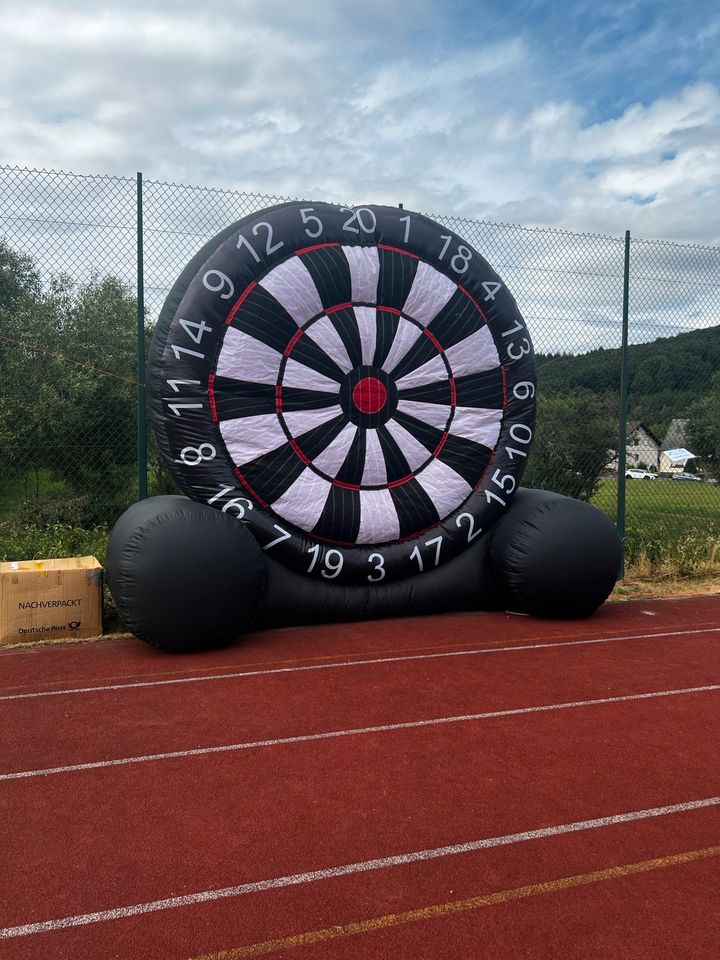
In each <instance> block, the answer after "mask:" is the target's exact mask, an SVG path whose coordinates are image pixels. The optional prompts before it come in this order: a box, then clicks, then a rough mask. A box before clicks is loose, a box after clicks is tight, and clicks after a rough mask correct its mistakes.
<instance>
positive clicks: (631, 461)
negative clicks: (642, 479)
mask: <svg viewBox="0 0 720 960" xmlns="http://www.w3.org/2000/svg"><path fill="white" fill-rule="evenodd" d="M660 446H661V444H660V440H659V439H658V437H656V436H655V434H654V433H653V432H652V430H651V429H650V427H648V426H647V424H644V423H642V422H641V421H640V420H629V421H628V425H627V447H626V449H625V468H626V469H628V470H629V469H630V468H631V467H639V468H640V469H643V470H654V471H657V470H658V469H659V464H660ZM611 455H612V456H613V460H612V462H611V463H610V464H609V465H608V470H611V471H613V472H614V473H617V471H618V459H617V453H616V452H613V453H612V454H611Z"/></svg>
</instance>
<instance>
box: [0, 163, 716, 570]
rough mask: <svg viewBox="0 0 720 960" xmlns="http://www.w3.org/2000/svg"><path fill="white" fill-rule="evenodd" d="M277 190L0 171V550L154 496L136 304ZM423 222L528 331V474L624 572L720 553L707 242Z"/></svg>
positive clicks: (158, 478)
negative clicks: (606, 544)
mask: <svg viewBox="0 0 720 960" xmlns="http://www.w3.org/2000/svg"><path fill="white" fill-rule="evenodd" d="M140 195H141V198H142V227H143V241H144V254H143V258H142V266H143V273H144V288H143V294H144V296H143V301H142V306H141V309H140V311H139V310H138V259H137V258H138V225H139V222H140V220H139V205H138V201H139V199H140ZM285 199H286V198H282V197H274V196H260V195H254V194H249V193H244V192H241V191H235V190H222V189H209V188H201V187H190V186H184V185H178V184H171V183H161V182H155V181H144V182H141V181H140V179H139V178H138V180H137V181H136V179H134V178H117V177H101V176H75V175H72V174H65V173H54V172H47V171H33V170H24V169H17V168H7V167H0V372H1V373H2V378H3V388H2V394H1V397H2V399H1V400H0V456H2V465H3V466H2V473H0V556H3V557H8V558H15V559H16V558H19V557H20V556H31V555H46V556H50V555H53V554H54V555H58V554H59V553H61V552H63V553H67V552H72V553H77V552H86V551H87V550H89V549H90V548H91V547H92V548H93V549H94V551H95V552H96V553H100V554H102V552H103V549H104V548H103V544H104V542H105V539H106V537H107V533H108V530H109V529H110V527H111V526H112V523H113V522H114V520H115V518H116V517H117V515H118V514H119V513H120V512H121V511H122V509H124V508H125V507H126V506H127V505H128V504H129V503H131V502H133V500H135V499H136V498H137V496H138V494H139V492H142V491H143V490H144V486H145V483H147V489H148V491H149V493H151V494H152V493H159V492H165V491H166V490H168V489H170V486H169V481H168V478H167V477H166V476H165V475H164V473H163V471H162V468H161V466H160V464H159V462H158V458H157V456H156V454H155V451H154V448H153V444H152V436H151V435H150V437H149V439H148V446H149V453H148V461H147V476H146V475H145V469H146V468H145V464H144V462H143V449H144V437H143V431H142V430H139V423H138V416H137V410H138V382H137V381H138V316H139V315H140V316H141V317H142V316H143V309H144V323H145V326H146V329H147V330H148V331H150V330H151V328H152V326H153V324H154V322H155V320H156V319H157V316H158V314H159V311H160V309H161V307H162V304H163V302H164V299H165V297H166V295H167V293H168V292H169V290H170V288H171V286H172V284H173V283H174V281H175V279H176V278H177V276H178V274H179V273H180V271H181V270H182V268H183V267H184V265H185V264H186V263H187V262H188V260H190V258H191V257H192V256H193V255H194V254H195V253H196V252H197V250H198V249H199V248H200V247H201V246H202V244H203V243H204V242H205V241H206V240H208V239H210V238H211V237H212V236H214V235H215V234H216V233H217V232H219V231H220V230H221V229H223V228H224V227H226V226H227V224H228V223H231V222H232V221H233V220H236V219H240V218H241V217H244V216H246V215H248V214H250V213H253V212H255V211H257V210H261V209H263V208H264V207H267V206H269V205H272V204H275V203H279V202H282V201H283V200H285ZM399 199H402V198H399ZM433 219H435V220H437V221H438V222H440V223H441V224H443V225H445V226H447V227H449V228H450V229H451V230H453V231H455V232H456V233H458V234H459V235H461V236H462V237H464V238H466V239H467V241H468V242H469V243H470V244H471V245H472V246H474V247H475V248H476V249H477V250H479V251H480V252H481V253H482V255H483V256H485V257H486V259H487V260H488V261H489V262H490V263H491V264H492V266H493V267H494V268H495V269H496V270H497V272H498V273H499V274H500V276H501V277H502V278H503V280H504V281H505V282H506V283H507V285H508V287H509V289H511V290H512V292H513V294H514V296H515V297H516V299H517V301H518V304H519V306H520V309H521V311H522V313H523V315H524V317H525V319H526V321H527V324H528V328H529V330H530V332H531V335H532V337H533V341H534V345H535V350H536V353H537V363H538V380H539V393H540V396H539V410H538V428H537V435H536V440H535V447H534V451H533V455H532V458H531V461H530V463H529V465H528V470H527V473H526V475H525V482H526V483H527V485H532V486H539V487H544V488H546V489H555V490H558V491H559V492H561V493H565V494H568V495H570V496H576V497H581V498H583V499H589V500H591V501H592V502H594V503H595V504H596V505H597V506H599V507H600V508H601V509H602V510H604V511H605V512H607V513H608V514H609V515H610V516H612V517H613V519H615V520H617V521H618V523H619V525H620V526H621V529H622V528H624V531H625V534H626V542H627V557H628V560H629V562H630V563H631V564H634V565H637V566H638V568H639V569H642V567H643V565H645V567H647V568H648V571H649V570H650V569H652V570H654V571H657V570H659V569H661V568H662V567H663V565H665V566H666V567H668V569H670V567H672V569H673V570H674V571H676V572H680V573H683V572H691V571H693V570H698V569H701V568H702V567H703V564H706V565H707V566H708V568H709V567H711V566H712V565H713V564H714V563H715V562H716V560H718V562H720V558H716V554H717V553H718V552H720V546H719V544H720V484H717V483H715V482H714V481H715V480H716V479H717V477H718V476H719V475H720V459H719V455H720V381H719V380H718V373H717V372H718V371H719V370H720V337H718V324H720V248H711V247H696V246H690V245H679V244H672V243H665V242H659V241H645V240H632V241H631V242H630V246H629V258H627V257H626V253H625V243H624V241H623V239H622V238H617V237H609V236H600V235H594V234H575V233H569V232H565V231H558V230H544V229H536V228H525V227H518V226H511V225H505V224H494V223H485V222H480V221H475V220H466V219H460V218H456V217H445V216H438V215H433ZM626 274H627V275H628V281H629V303H630V310H629V324H628V341H629V345H628V347H627V350H626V351H625V352H623V351H622V349H621V348H622V331H623V323H622V321H623V285H624V282H625V279H626ZM623 363H624V364H625V377H626V384H627V430H626V432H627V446H626V455H625V460H626V468H625V470H623V469H622V457H620V456H619V452H620V446H621V444H620V438H621V435H622V433H623V419H624V418H623V408H622V404H621V376H622V370H623ZM139 439H140V442H138V440H139ZM139 451H140V455H139ZM678 451H685V452H686V453H688V454H692V456H685V453H683V452H680V453H678ZM619 471H620V472H619ZM626 475H627V479H626ZM687 477H693V478H694V479H687ZM623 497H624V500H625V509H624V510H623V503H622V501H623ZM618 504H620V513H618ZM673 564H674V566H673Z"/></svg>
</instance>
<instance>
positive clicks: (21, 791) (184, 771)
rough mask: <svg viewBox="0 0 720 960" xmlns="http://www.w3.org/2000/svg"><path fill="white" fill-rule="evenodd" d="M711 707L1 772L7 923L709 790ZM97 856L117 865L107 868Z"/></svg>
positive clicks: (537, 718)
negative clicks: (40, 773)
mask: <svg viewBox="0 0 720 960" xmlns="http://www.w3.org/2000/svg"><path fill="white" fill-rule="evenodd" d="M717 704H718V700H717V697H712V696H710V695H707V694H695V695H691V696H686V697H682V698H678V699H676V700H673V699H670V700H668V701H665V702H663V703H662V705H660V704H659V703H658V701H636V702H633V703H630V704H620V705H613V706H612V708H610V707H598V708H593V709H592V710H588V711H577V712H575V714H574V715H573V723H572V724H568V722H567V717H566V716H563V715H560V714H535V715H533V716H532V717H531V718H528V717H527V716H523V717H509V718H502V719H498V720H494V721H490V722H487V723H482V724H468V725H467V727H466V728H465V730H464V731H463V733H462V736H461V737H458V731H457V730H451V729H450V728H447V727H433V728H426V729H425V730H424V731H423V735H422V736H421V737H418V736H417V732H416V731H398V732H396V733H388V734H385V735H382V737H379V736H377V735H375V736H372V735H371V736H367V737H362V738H357V739H356V740H355V741H353V744H352V749H348V748H347V747H348V744H347V743H346V742H338V741H323V742H322V743H321V744H317V743H314V744H295V745H292V746H288V747H278V748H276V749H272V750H267V751H255V752H253V753H252V755H248V754H246V755H244V756H242V757H240V756H233V757H232V758H228V757H227V756H218V755H216V756H214V757H212V758H206V757H205V758H198V759H188V760H182V761H168V762H167V763H165V764H162V765H151V764H148V765H143V766H141V767H134V768H127V767H125V768H115V769H110V770H107V769H106V770H99V771H91V772H89V773H87V774H83V775H82V777H81V778H78V777H77V776H74V775H68V776H64V775H60V776H57V777H52V778H47V779H45V780H40V781H37V780H34V781H11V782H5V783H4V784H3V785H2V789H0V799H1V800H2V803H3V805H4V810H5V813H4V818H3V830H2V832H3V833H5V834H8V835H7V837H6V839H4V841H3V842H4V848H5V850H6V859H7V867H6V872H5V879H6V884H7V885H8V888H10V889H13V891H14V897H13V901H14V902H13V903H12V904H9V905H7V907H6V912H4V913H3V915H2V920H1V921H0V922H2V925H3V926H12V925H15V924H17V923H26V922H31V921H32V919H33V918H36V919H43V918H44V917H47V916H65V915H72V914H75V913H77V904H78V903H81V904H83V908H84V909H86V910H92V909H95V908H97V909H103V908H104V907H106V906H108V905H111V906H112V905H116V904H122V903H134V902H142V901H145V900H154V899H158V898H162V897H165V896H168V895H173V894H175V893H178V892H180V893H183V892H193V891H197V890H205V889H212V888H217V887H224V886H232V885H234V884H237V883H239V882H240V883H242V882H246V881H250V880H255V879H263V878H264V877H269V876H281V875H285V874H289V873H296V872H303V871H305V870H308V869H313V868H315V867H320V866H323V864H330V865H332V864H334V863H349V862H355V861H360V860H366V859H373V858H374V857H376V856H384V855H386V854H388V853H396V852H402V850H404V849H410V850H412V849H425V848H428V847H439V846H444V845H446V844H447V843H456V842H459V841H461V840H463V839H473V838H474V837H477V836H491V835H493V836H494V835H502V834H506V833H513V832H516V831H517V830H526V829H528V828H532V827H534V826H542V825H543V824H551V823H564V822H571V821H574V820H578V819H587V818H590V817H595V816H599V815H605V814H607V813H613V812H615V811H617V810H633V809H643V808H645V807H647V806H654V805H659V804H665V803H672V802H679V801H682V800H685V799H691V798H693V797H706V796H714V795H716V793H718V792H720V783H718V775H717V769H716V745H715V740H714V737H713V735H712V732H713V731H714V730H715V729H716V723H717ZM459 744H462V749H461V750H458V745H459ZM670 759H672V762H669V761H670ZM473 761H474V762H473ZM619 764H620V765H621V767H619ZM528 769H532V770H533V777H532V780H531V782H528V781H527V771H528ZM619 769H621V770H622V779H621V781H620V782H618V774H619ZM428 773H429V774H430V776H428ZM79 783H82V786H81V787H78V784H79ZM30 785H31V786H30ZM518 797H522V798H523V800H522V803H521V804H520V805H518ZM139 798H140V799H139ZM179 798H182V802H181V803H179V802H178V799H179ZM12 810H22V811H23V816H22V819H21V821H20V822H18V821H17V819H15V820H14V822H13V818H12V817H10V816H9V814H10V812H11V811H12ZM248 827H250V829H248ZM48 836H51V837H52V838H53V842H52V845H51V846H50V847H49V846H48V842H47V837H48ZM118 836H121V837H122V844H121V845H120V846H119V847H117V846H116V842H115V841H116V838H117V837H118ZM400 838H402V840H401V839H400ZM97 862H101V863H103V864H107V865H110V864H112V869H111V870H108V872H107V874H104V875H103V876H97V875H96V874H95V873H93V872H92V871H89V869H88V867H89V864H92V863H97ZM28 864H33V865H34V869H33V871H32V872H30V873H29V872H28V870H27V865H28ZM67 876H72V877H73V878H74V879H73V885H72V887H68V886H67V884H66V877H67ZM38 889H42V891H43V902H42V904H38V902H37V892H38Z"/></svg>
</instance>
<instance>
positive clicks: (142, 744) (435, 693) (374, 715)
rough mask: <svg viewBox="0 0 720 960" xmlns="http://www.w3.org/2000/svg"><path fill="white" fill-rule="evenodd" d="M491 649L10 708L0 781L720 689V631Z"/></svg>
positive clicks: (2, 713) (1, 716) (3, 709)
mask: <svg viewBox="0 0 720 960" xmlns="http://www.w3.org/2000/svg"><path fill="white" fill-rule="evenodd" d="M618 645H620V646H622V652H621V651H620V650H618V649H616V646H618ZM490 650H495V652H488V653H486V654H485V653H482V654H478V655H473V654H471V653H468V655H462V656H458V657H447V658H444V659H443V658H441V659H436V660H410V661H391V662H387V663H371V664H362V663H360V664H357V665H355V666H353V667H349V668H344V669H338V670H327V671H325V670H319V671H308V672H303V673H299V674H298V673H278V674H264V675H258V676H245V677H239V678H234V679H232V680H225V681H222V682H221V683H219V684H215V683H213V684H206V683H199V684H181V685H175V686H168V687H161V688H154V687H149V688H139V689H132V690H126V691H113V692H106V691H100V692H95V693H88V694H84V695H82V696H72V697H65V696H59V697H48V698H44V699H41V700H33V699H21V700H10V701H3V702H0V756H1V757H2V760H0V774H7V773H12V772H15V771H19V770H32V769H47V768H52V767H59V766H65V765H71V764H82V763H92V762H102V761H104V760H110V759H117V758H122V757H133V756H146V755H148V754H150V755H154V754H158V753H162V752H168V751H170V752H171V751H183V750H193V749H202V748H207V749H210V750H212V749H215V748H217V747H219V746H221V745H227V744H233V743H238V742H252V741H263V740H266V739H275V738H285V737H292V736H297V735H307V734H321V733H325V732H330V731H342V730H347V729H354V728H362V727H368V726H375V725H382V724H393V723H402V722H403V721H422V720H425V719H430V718H433V717H453V716H462V715H466V714H474V713H481V712H492V711H499V710H509V709H514V708H532V707H536V706H545V705H552V704H561V703H563V702H567V701H583V700H588V699H598V698H607V697H610V698H612V697H619V696H628V695H634V694H645V693H648V692H655V691H664V690H672V689H679V688H682V687H694V686H701V685H705V684H706V683H707V682H708V681H709V682H710V683H712V682H713V680H714V681H715V682H720V631H718V632H717V633H709V634H704V633H699V634H694V635H690V636H687V637H677V636H665V637H653V638H650V639H647V640H622V641H618V642H617V644H616V643H615V642H610V643H602V644H597V645H594V644H592V643H591V644H588V645H583V644H580V645H577V646H567V645H566V644H564V645H561V646H559V647H548V648H544V649H539V650H538V649H519V648H517V647H516V648H512V649H511V650H510V651H507V650H503V649H498V648H490Z"/></svg>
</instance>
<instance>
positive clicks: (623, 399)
mask: <svg viewBox="0 0 720 960" xmlns="http://www.w3.org/2000/svg"><path fill="white" fill-rule="evenodd" d="M629 306H630V231H629V230H626V231H625V265H624V269H623V306H622V345H621V348H620V439H619V450H618V488H617V528H618V533H619V534H620V536H621V538H622V542H623V552H622V560H621V561H620V579H621V580H622V579H623V578H624V576H625V485H626V483H627V480H626V478H625V469H626V463H627V461H626V453H627V418H628V378H627V374H628V368H627V351H628V316H629Z"/></svg>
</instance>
